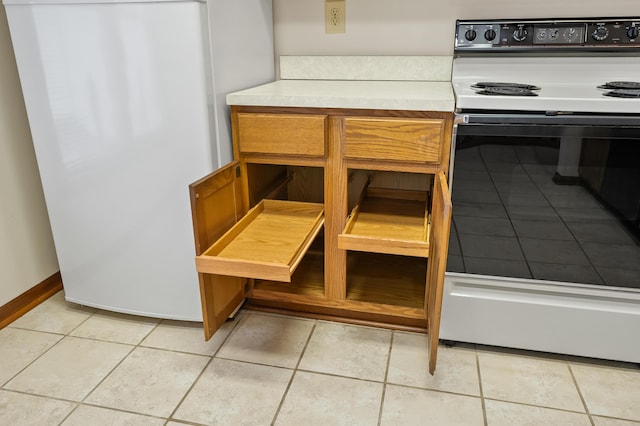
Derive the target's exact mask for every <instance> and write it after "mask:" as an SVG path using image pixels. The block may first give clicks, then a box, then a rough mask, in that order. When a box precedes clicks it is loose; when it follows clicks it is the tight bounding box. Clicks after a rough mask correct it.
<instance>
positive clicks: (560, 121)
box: [455, 112, 640, 127]
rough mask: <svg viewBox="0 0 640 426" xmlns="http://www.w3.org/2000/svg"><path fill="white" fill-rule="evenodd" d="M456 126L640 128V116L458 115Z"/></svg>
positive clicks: (564, 114)
mask: <svg viewBox="0 0 640 426" xmlns="http://www.w3.org/2000/svg"><path fill="white" fill-rule="evenodd" d="M455 122H456V124H459V125H465V124H480V125H482V124H486V125H492V124H493V125H501V126H505V125H507V126H508V125H518V126H527V125H532V126H534V125H545V126H554V125H555V126H582V127H595V126H598V127H640V116H638V115H634V116H627V115H589V114H567V113H557V112H547V113H545V114H491V113H488V114H480V113H461V114H456V120H455Z"/></svg>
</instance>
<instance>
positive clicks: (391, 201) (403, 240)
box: [338, 188, 429, 257]
mask: <svg viewBox="0 0 640 426" xmlns="http://www.w3.org/2000/svg"><path fill="white" fill-rule="evenodd" d="M427 200H428V194H427V193H426V192H422V191H407V190H390V189H381V188H367V189H366V190H365V195H364V196H363V197H362V198H361V200H360V202H359V203H358V205H357V206H356V207H355V208H354V209H353V211H352V212H351V215H350V216H349V219H348V220H347V224H346V226H345V228H344V231H343V232H342V234H340V235H339V237H338V247H339V248H341V249H345V250H355V251H365V252H371V253H386V254H397V255H404V256H418V257H429V229H428V227H429V220H428V210H427Z"/></svg>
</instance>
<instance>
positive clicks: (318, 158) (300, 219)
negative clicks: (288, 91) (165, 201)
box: [190, 106, 453, 374]
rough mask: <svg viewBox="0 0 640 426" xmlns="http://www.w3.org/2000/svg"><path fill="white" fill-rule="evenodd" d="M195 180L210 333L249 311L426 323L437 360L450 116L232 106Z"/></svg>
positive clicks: (199, 264) (401, 325) (411, 326)
mask: <svg viewBox="0 0 640 426" xmlns="http://www.w3.org/2000/svg"><path fill="white" fill-rule="evenodd" d="M231 117H232V124H233V140H234V155H235V158H236V160H235V161H233V162H232V163H230V164H228V165H227V166H225V167H223V168H222V169H220V170H217V171H215V172H214V173H212V174H210V175H209V176H206V177H204V178H202V179H201V180H199V181H197V182H195V183H193V184H192V185H191V186H190V191H191V203H192V211H193V224H194V233H195V243H196V254H197V257H196V268H197V270H198V272H199V277H200V291H201V300H202V311H203V317H204V329H205V337H206V338H207V339H209V338H210V337H211V336H212V335H213V334H214V333H215V331H216V330H217V329H218V327H219V326H220V325H221V324H222V323H223V322H224V321H225V320H226V318H227V317H228V316H229V315H230V314H231V313H232V312H233V310H234V309H236V307H237V306H239V304H240V303H242V301H243V300H246V301H247V304H248V305H249V306H251V307H253V308H257V309H265V310H277V311H279V312H290V313H294V314H296V315H303V316H311V317H316V318H326V319H333V320H339V321H346V322H351V323H357V324H369V325H378V326H385V327H391V328H398V329H408V330H422V331H427V333H428V341H429V344H430V349H429V357H430V363H429V371H430V372H431V373H432V374H433V372H434V371H435V365H436V356H437V348H438V336H439V327H440V310H441V305H442V286H443V282H444V271H445V265H446V259H447V249H448V240H449V227H450V223H451V199H450V196H449V190H448V187H447V180H446V176H447V173H448V164H449V154H450V141H451V129H452V120H453V114H452V113H444V112H421V111H382V110H345V109H316V108H280V107H244V106H234V107H232V108H231Z"/></svg>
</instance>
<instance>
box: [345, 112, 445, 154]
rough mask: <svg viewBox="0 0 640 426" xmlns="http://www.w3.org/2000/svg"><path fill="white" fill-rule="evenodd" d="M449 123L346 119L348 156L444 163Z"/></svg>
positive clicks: (430, 120) (415, 120)
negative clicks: (445, 131) (444, 145)
mask: <svg viewBox="0 0 640 426" xmlns="http://www.w3.org/2000/svg"><path fill="white" fill-rule="evenodd" d="M444 130H445V121H444V120H440V119H419V118H413V119H412V118H356V117H352V118H345V138H346V142H345V157H346V158H350V159H360V160H390V161H403V162H411V163H440V161H441V158H442V144H443V138H444Z"/></svg>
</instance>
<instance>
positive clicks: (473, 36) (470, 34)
mask: <svg viewBox="0 0 640 426" xmlns="http://www.w3.org/2000/svg"><path fill="white" fill-rule="evenodd" d="M476 35H477V33H476V30H474V29H473V28H469V29H468V30H467V32H466V33H464V38H466V39H467V40H469V41H473V40H475V39H476Z"/></svg>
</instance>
